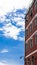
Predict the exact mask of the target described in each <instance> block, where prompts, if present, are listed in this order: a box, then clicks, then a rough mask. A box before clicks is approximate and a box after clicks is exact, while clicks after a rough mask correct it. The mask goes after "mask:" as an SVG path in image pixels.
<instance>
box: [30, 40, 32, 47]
mask: <svg viewBox="0 0 37 65" xmlns="http://www.w3.org/2000/svg"><path fill="white" fill-rule="evenodd" d="M32 46H33V42H32V39H30V48H32Z"/></svg>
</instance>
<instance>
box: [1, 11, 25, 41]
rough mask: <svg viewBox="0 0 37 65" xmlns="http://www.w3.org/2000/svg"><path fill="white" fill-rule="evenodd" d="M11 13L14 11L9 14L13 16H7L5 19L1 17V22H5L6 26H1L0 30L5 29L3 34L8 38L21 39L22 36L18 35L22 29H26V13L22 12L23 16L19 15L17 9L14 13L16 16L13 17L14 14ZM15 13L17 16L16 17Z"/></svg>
mask: <svg viewBox="0 0 37 65" xmlns="http://www.w3.org/2000/svg"><path fill="white" fill-rule="evenodd" d="M11 14H12V13H10V15H7V16H8V17H9V16H11V18H9V19H8V18H6V16H5V17H4V19H3V18H2V19H1V21H0V23H3V24H4V26H3V27H2V28H0V31H3V35H4V36H5V37H7V38H13V39H15V40H18V39H19V40H21V37H18V35H19V34H20V32H21V31H24V26H25V22H24V14H20V16H21V15H22V16H21V17H19V15H18V14H17V13H16V11H15V12H14V14H13V16H14V18H12V17H13V16H12V15H11ZM15 14H16V16H17V17H15ZM22 17H23V18H22ZM11 22H12V23H11ZM15 22H16V24H15V25H13V23H15ZM18 26H21V27H20V28H18Z"/></svg>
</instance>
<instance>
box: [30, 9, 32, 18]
mask: <svg viewBox="0 0 37 65" xmlns="http://www.w3.org/2000/svg"><path fill="white" fill-rule="evenodd" d="M30 16H31V17H32V9H31V10H30Z"/></svg>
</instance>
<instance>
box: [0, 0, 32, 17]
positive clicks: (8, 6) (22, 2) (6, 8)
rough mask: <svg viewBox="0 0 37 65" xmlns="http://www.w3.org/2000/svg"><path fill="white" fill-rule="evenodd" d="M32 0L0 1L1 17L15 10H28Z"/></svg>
mask: <svg viewBox="0 0 37 65" xmlns="http://www.w3.org/2000/svg"><path fill="white" fill-rule="evenodd" d="M31 2H32V0H0V16H2V15H4V14H6V12H10V11H12V10H15V9H20V8H21V9H22V8H24V7H25V8H28V7H29V5H30V3H31Z"/></svg>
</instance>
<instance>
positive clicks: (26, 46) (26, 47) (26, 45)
mask: <svg viewBox="0 0 37 65" xmlns="http://www.w3.org/2000/svg"><path fill="white" fill-rule="evenodd" d="M25 50H26V51H27V50H28V44H27V43H26V44H25Z"/></svg>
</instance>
